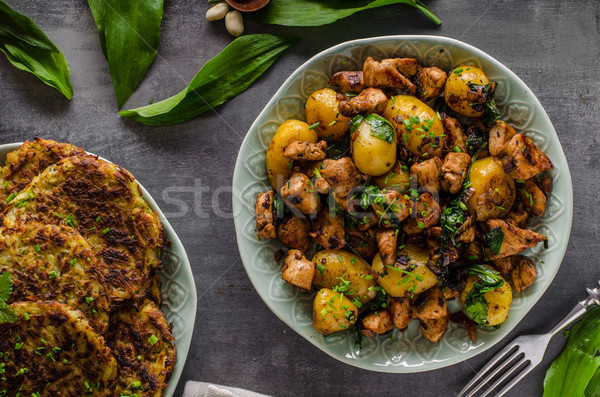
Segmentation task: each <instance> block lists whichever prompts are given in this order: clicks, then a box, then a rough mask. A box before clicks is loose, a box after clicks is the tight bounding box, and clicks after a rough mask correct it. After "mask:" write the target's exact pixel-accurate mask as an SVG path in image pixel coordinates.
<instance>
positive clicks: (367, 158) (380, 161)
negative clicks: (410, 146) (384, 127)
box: [351, 116, 396, 176]
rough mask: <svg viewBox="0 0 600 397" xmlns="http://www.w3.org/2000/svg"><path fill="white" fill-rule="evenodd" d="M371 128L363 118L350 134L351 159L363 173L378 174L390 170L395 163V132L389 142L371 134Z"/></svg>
mask: <svg viewBox="0 0 600 397" xmlns="http://www.w3.org/2000/svg"><path fill="white" fill-rule="evenodd" d="M373 117H376V116H373ZM380 120H381V119H380ZM386 124H387V123H386ZM371 128H373V127H372V126H371V124H369V123H368V122H367V121H365V120H363V121H362V122H361V123H360V125H359V126H358V129H357V130H356V131H354V133H353V134H352V140H351V142H352V160H353V161H354V164H355V165H356V168H358V170H359V171H360V172H362V173H363V174H366V175H370V176H379V175H383V174H385V173H386V172H388V171H389V170H391V169H392V167H394V164H395V163H396V137H395V135H396V134H395V133H393V134H392V138H393V140H392V142H391V143H390V142H388V141H386V140H383V139H380V138H377V137H375V136H373V135H372V134H371Z"/></svg>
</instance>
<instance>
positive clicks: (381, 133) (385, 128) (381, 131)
mask: <svg viewBox="0 0 600 397" xmlns="http://www.w3.org/2000/svg"><path fill="white" fill-rule="evenodd" d="M365 123H367V124H369V125H370V126H371V135H372V136H374V137H375V138H377V139H381V140H382V141H386V142H388V143H394V139H395V138H396V131H395V130H394V127H392V125H391V124H390V122H389V121H387V120H386V119H384V118H383V117H381V116H380V115H378V114H375V113H371V114H369V115H368V116H366V117H365Z"/></svg>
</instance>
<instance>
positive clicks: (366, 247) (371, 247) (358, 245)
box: [346, 228, 378, 259]
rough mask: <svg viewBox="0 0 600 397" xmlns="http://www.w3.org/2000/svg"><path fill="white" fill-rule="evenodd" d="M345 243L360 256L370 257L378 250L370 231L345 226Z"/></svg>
mask: <svg viewBox="0 0 600 397" xmlns="http://www.w3.org/2000/svg"><path fill="white" fill-rule="evenodd" d="M346 244H347V245H349V246H350V247H352V249H353V250H354V251H356V253H357V254H358V255H360V257H361V258H365V259H368V258H372V257H374V256H375V254H376V253H377V252H378V248H377V241H375V239H374V238H373V237H372V236H371V234H370V233H367V232H362V231H360V230H358V229H350V228H346Z"/></svg>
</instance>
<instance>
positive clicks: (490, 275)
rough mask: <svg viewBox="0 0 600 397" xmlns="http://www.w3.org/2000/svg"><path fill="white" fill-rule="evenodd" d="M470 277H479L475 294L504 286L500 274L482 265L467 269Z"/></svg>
mask: <svg viewBox="0 0 600 397" xmlns="http://www.w3.org/2000/svg"><path fill="white" fill-rule="evenodd" d="M467 269H468V270H469V274H470V275H475V276H477V277H479V279H480V280H481V282H478V283H477V286H478V288H477V292H478V293H480V294H484V293H486V292H488V291H493V290H495V289H496V288H500V287H502V286H503V285H504V279H503V278H502V276H500V272H498V271H497V270H494V269H490V268H489V267H486V266H483V265H473V266H469V267H467Z"/></svg>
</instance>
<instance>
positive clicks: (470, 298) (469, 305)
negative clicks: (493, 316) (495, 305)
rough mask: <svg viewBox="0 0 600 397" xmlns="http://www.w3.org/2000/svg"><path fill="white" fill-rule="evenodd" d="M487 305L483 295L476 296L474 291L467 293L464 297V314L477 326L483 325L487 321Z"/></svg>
mask: <svg viewBox="0 0 600 397" xmlns="http://www.w3.org/2000/svg"><path fill="white" fill-rule="evenodd" d="M488 308H489V305H488V303H487V301H486V300H485V298H484V297H483V295H481V294H478V293H477V292H476V291H475V289H472V290H471V291H469V293H468V294H467V296H466V297H465V309H464V311H465V314H466V315H467V316H469V318H470V319H471V320H473V321H474V322H476V323H477V324H479V325H485V323H486V321H487V315H488Z"/></svg>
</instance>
